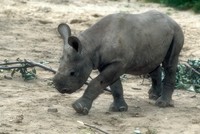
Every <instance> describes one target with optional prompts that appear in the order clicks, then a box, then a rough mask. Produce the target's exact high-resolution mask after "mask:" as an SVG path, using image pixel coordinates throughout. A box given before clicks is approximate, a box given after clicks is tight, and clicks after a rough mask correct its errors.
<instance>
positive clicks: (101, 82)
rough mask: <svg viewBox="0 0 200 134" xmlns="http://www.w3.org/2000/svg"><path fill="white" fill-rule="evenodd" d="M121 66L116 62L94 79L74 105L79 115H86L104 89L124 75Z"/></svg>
mask: <svg viewBox="0 0 200 134" xmlns="http://www.w3.org/2000/svg"><path fill="white" fill-rule="evenodd" d="M121 67H122V66H121V64H120V63H118V62H115V63H113V64H110V65H108V66H106V67H105V68H104V69H103V70H102V71H101V73H100V74H99V75H98V76H97V77H96V78H95V79H93V80H92V81H91V82H90V83H89V85H88V87H87V89H86V90H85V92H84V94H83V96H82V97H81V98H80V99H78V100H77V101H75V102H74V103H73V104H72V107H73V108H74V109H75V110H76V112H77V113H80V114H83V115H86V114H88V113H89V110H90V108H91V106H92V102H93V101H94V100H95V99H96V98H97V97H98V96H99V95H100V94H101V93H102V92H103V89H104V88H106V87H107V86H109V85H111V84H112V83H114V82H115V81H116V80H117V79H118V78H119V77H120V75H121V74H122V72H121V71H120V70H122V69H121Z"/></svg>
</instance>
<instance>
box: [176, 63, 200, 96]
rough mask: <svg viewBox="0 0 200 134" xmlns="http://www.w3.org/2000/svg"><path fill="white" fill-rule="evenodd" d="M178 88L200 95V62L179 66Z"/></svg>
mask: <svg viewBox="0 0 200 134" xmlns="http://www.w3.org/2000/svg"><path fill="white" fill-rule="evenodd" d="M176 88H179V89H186V90H190V91H195V92H197V93H200V60H188V61H187V63H186V64H179V65H178V68H177V71H176Z"/></svg>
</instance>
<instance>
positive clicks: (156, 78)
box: [148, 66, 162, 100]
mask: <svg viewBox="0 0 200 134" xmlns="http://www.w3.org/2000/svg"><path fill="white" fill-rule="evenodd" d="M149 74H150V77H151V80H152V86H151V88H150V90H149V92H148V93H149V99H152V100H157V99H158V98H159V97H160V94H161V91H162V81H161V67H160V66H158V67H157V68H156V69H155V70H153V71H152V72H151V73H149Z"/></svg>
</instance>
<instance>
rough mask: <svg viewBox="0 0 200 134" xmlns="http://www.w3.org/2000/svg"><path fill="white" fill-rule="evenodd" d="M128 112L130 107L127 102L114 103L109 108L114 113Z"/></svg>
mask: <svg viewBox="0 0 200 134" xmlns="http://www.w3.org/2000/svg"><path fill="white" fill-rule="evenodd" d="M127 110H128V105H127V104H126V102H125V101H118V102H113V103H112V104H111V105H110V108H109V111H113V112H123V111H127Z"/></svg>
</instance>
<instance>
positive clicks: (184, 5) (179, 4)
mask: <svg viewBox="0 0 200 134" xmlns="http://www.w3.org/2000/svg"><path fill="white" fill-rule="evenodd" d="M145 1H146V2H156V3H161V4H165V5H167V6H171V7H175V8H177V9H180V10H187V9H192V10H193V11H194V12H195V13H200V1H199V0H145Z"/></svg>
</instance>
